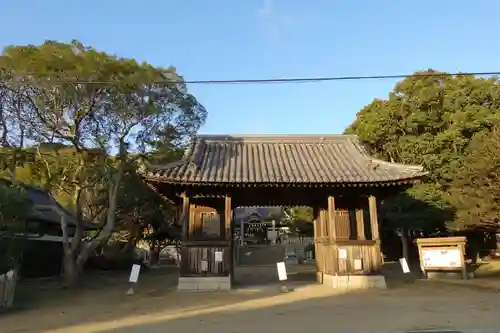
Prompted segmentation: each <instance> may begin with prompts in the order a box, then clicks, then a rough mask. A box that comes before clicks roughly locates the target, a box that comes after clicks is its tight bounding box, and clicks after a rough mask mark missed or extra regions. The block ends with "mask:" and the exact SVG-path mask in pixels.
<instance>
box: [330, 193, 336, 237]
mask: <svg viewBox="0 0 500 333" xmlns="http://www.w3.org/2000/svg"><path fill="white" fill-rule="evenodd" d="M336 217H337V214H336V210H335V198H334V197H332V196H329V197H328V226H329V230H328V231H329V233H328V235H329V236H330V240H332V241H336V240H337V223H336V222H337V221H336V220H337V219H336Z"/></svg>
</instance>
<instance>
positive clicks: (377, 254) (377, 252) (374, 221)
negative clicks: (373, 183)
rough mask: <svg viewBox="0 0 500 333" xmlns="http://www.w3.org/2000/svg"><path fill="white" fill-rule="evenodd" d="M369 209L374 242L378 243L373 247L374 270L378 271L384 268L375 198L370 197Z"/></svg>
mask: <svg viewBox="0 0 500 333" xmlns="http://www.w3.org/2000/svg"><path fill="white" fill-rule="evenodd" d="M368 209H369V211H370V226H371V229H372V240H374V241H376V243H375V244H374V245H373V250H372V253H373V258H374V266H373V268H374V270H375V271H378V270H379V269H380V267H381V266H382V251H381V249H380V234H379V226H378V215H377V199H376V198H375V196H373V195H370V196H369V197H368Z"/></svg>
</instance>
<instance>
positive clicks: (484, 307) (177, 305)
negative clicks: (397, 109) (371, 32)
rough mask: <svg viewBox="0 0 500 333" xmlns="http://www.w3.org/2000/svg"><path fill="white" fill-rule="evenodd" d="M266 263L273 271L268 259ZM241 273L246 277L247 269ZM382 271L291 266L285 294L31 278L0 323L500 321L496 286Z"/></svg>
mask: <svg viewBox="0 0 500 333" xmlns="http://www.w3.org/2000/svg"><path fill="white" fill-rule="evenodd" d="M301 266H302V265H301ZM273 269H274V267H273ZM265 270H267V272H268V273H269V274H270V275H269V276H272V274H271V269H270V268H265ZM291 271H293V270H291ZM247 272H250V273H248V274H249V275H247V276H252V275H255V274H257V275H258V274H259V271H258V270H255V269H254V268H252V269H247ZM261 272H262V271H261ZM239 273H240V278H241V277H243V276H245V275H242V273H243V271H240V272H239ZM384 273H385V274H386V276H387V283H388V286H389V288H390V289H388V290H385V291H379V290H378V291H369V292H360V293H349V294H342V293H339V292H337V291H335V290H333V289H332V288H328V287H326V286H320V285H317V284H316V283H315V272H314V270H313V269H311V267H301V268H300V269H297V270H296V271H295V272H291V274H289V278H290V279H289V281H288V284H289V285H290V286H291V287H292V288H295V291H293V292H291V293H288V294H282V293H280V291H279V284H278V283H276V280H274V282H272V281H271V280H268V281H267V282H264V283H260V284H258V283H257V282H259V281H258V280H250V281H247V282H248V284H244V283H242V284H240V288H238V289H236V290H232V291H228V292H221V291H219V292H177V291H176V284H177V270H176V269H173V268H162V269H157V270H151V271H149V272H147V273H146V274H143V275H141V278H140V281H139V284H138V285H137V286H136V288H135V290H136V294H135V295H133V296H127V295H126V294H125V293H126V291H127V289H128V288H129V284H128V283H127V275H126V274H123V273H122V274H115V275H113V274H109V273H108V274H105V275H104V276H100V275H94V276H88V277H87V279H86V281H85V282H84V287H82V289H81V290H78V291H68V290H60V289H57V288H55V287H54V286H50V284H48V285H45V288H42V287H40V286H38V287H37V286H33V285H32V286H30V285H26V284H25V285H22V287H21V288H25V289H24V292H25V293H29V291H31V295H30V297H31V300H32V301H33V302H32V303H30V306H26V307H25V308H24V309H23V311H18V312H15V313H9V314H4V315H3V316H1V317H0V327H8V328H9V331H8V332H53V333H55V332H60V333H63V332H67V333H78V332H82V333H83V332H85V333H92V332H112V333H114V332H125V333H126V332H130V333H140V332H168V331H173V332H190V333H193V332H202V331H203V332H208V333H210V332H216V331H217V332H221V331H222V332H242V333H244V332H256V331H264V330H265V331H269V330H273V331H280V332H281V331H286V332H287V333H293V332H304V331H305V330H306V329H310V328H311V326H312V325H314V327H315V329H317V328H320V331H326V330H327V329H328V330H329V331H331V330H332V329H334V330H335V331H337V330H346V331H349V332H357V331H360V332H361V331H365V332H368V331H370V332H372V331H376V330H386V331H387V330H392V331H394V330H399V329H405V330H409V329H428V328H434V329H438V328H439V329H441V328H443V329H444V328H447V329H450V328H454V329H457V328H468V327H471V326H473V325H474V324H475V323H476V321H480V322H481V325H482V326H485V327H489V326H488V325H490V323H493V324H494V326H493V327H496V326H498V324H497V323H498V320H497V317H498V315H497V311H496V309H495V307H497V308H498V306H500V300H499V299H498V297H496V296H495V295H494V294H491V293H487V292H485V291H480V290H463V288H460V287H457V286H448V285H443V284H437V283H429V282H426V283H422V282H419V281H418V280H416V281H415V280H411V281H409V280H406V279H403V278H401V277H402V276H403V274H402V273H401V271H400V269H399V270H398V265H396V264H388V265H385V267H384ZM261 282H262V280H261ZM412 282H413V283H412ZM247 287H248V288H247ZM26 318H29V320H26ZM467 323H469V324H467ZM200 324H202V325H200ZM476 325H477V323H476ZM195 326H196V327H195ZM200 327H201V328H200ZM476 328H477V326H476Z"/></svg>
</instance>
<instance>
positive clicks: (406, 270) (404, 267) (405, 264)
mask: <svg viewBox="0 0 500 333" xmlns="http://www.w3.org/2000/svg"><path fill="white" fill-rule="evenodd" d="M399 263H400V264H401V269H402V270H403V273H405V274H406V273H410V267H409V266H408V262H407V261H406V258H400V259H399Z"/></svg>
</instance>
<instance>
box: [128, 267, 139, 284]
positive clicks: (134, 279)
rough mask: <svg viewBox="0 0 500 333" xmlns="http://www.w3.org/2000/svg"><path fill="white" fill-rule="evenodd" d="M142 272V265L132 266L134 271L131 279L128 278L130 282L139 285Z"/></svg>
mask: <svg viewBox="0 0 500 333" xmlns="http://www.w3.org/2000/svg"><path fill="white" fill-rule="evenodd" d="M140 272H141V265H137V264H134V265H132V270H131V271H130V277H129V278H128V282H131V283H137V281H138V280H139V273H140Z"/></svg>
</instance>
